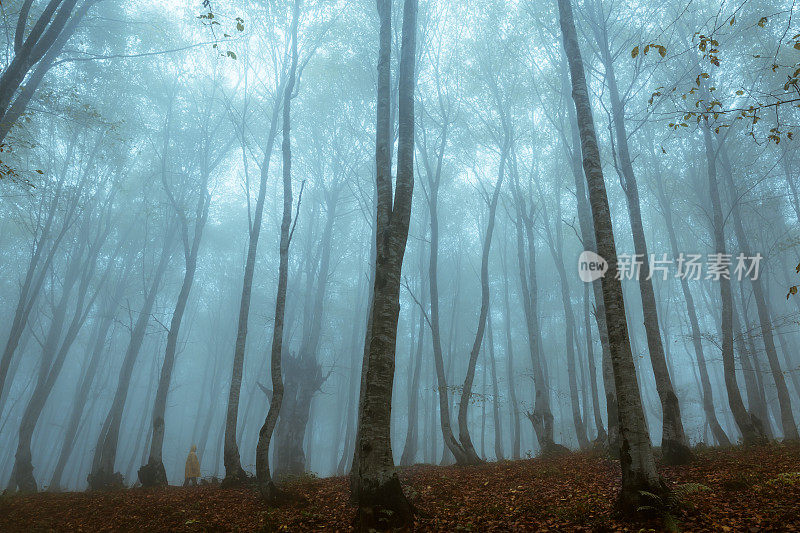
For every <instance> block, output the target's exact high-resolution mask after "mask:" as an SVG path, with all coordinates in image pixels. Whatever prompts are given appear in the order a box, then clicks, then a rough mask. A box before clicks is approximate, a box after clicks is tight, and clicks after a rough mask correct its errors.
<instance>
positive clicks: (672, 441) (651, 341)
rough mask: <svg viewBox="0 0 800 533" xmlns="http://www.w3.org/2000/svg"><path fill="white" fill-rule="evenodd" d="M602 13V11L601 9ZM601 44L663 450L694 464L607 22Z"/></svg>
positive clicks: (669, 458)
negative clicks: (673, 376)
mask: <svg viewBox="0 0 800 533" xmlns="http://www.w3.org/2000/svg"><path fill="white" fill-rule="evenodd" d="M598 12H600V10H599V9H598ZM598 45H599V46H600V57H601V60H602V62H603V66H604V67H605V80H606V83H607V84H608V92H609V99H610V100H611V115H612V123H613V126H614V136H615V138H616V141H617V143H616V145H617V150H618V152H619V154H618V156H619V166H620V170H621V176H622V177H621V179H622V181H623V183H622V185H623V189H624V192H625V198H626V200H627V203H628V215H629V218H630V224H631V233H632V235H633V244H634V250H635V252H636V255H637V256H638V257H639V258H640V259H641V261H642V263H641V271H640V273H639V280H638V283H639V291H640V294H641V299H642V310H643V314H644V328H645V333H646V337H647V348H648V351H649V353H650V363H651V365H652V368H653V375H654V377H655V382H656V390H657V391H658V397H659V399H660V401H661V419H662V436H661V451H662V454H663V459H664V462H665V463H667V464H683V463H686V462H689V461H691V458H692V453H691V450H690V449H689V444H688V441H687V439H686V433H685V431H684V429H683V421H682V420H681V411H680V404H679V402H678V396H677V395H676V394H675V388H674V386H673V385H672V379H671V378H670V375H669V368H668V365H667V360H666V356H665V354H664V345H663V342H662V339H661V329H660V327H659V322H658V310H657V307H656V298H655V293H654V292H653V282H652V279H650V256H649V255H648V253H647V241H646V239H645V235H644V225H643V223H642V212H641V205H640V201H639V185H638V184H637V182H636V176H635V174H634V171H633V163H632V161H631V156H630V150H629V148H628V132H627V130H626V127H625V107H624V106H625V104H624V102H623V101H622V99H621V97H620V93H619V89H618V87H617V79H616V74H615V71H614V62H613V59H612V57H611V52H610V50H609V45H608V36H607V34H606V26H605V23H603V24H602V25H601V27H600V30H599V31H598Z"/></svg>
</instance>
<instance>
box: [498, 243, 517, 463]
mask: <svg viewBox="0 0 800 533" xmlns="http://www.w3.org/2000/svg"><path fill="white" fill-rule="evenodd" d="M504 242H505V241H504ZM505 257H506V254H505V247H504V249H503V255H502V258H503V262H502V269H503V296H504V298H503V304H504V307H503V313H504V314H503V326H504V329H505V333H506V371H507V376H508V392H509V398H510V408H511V419H512V421H513V423H514V424H513V427H514V434H513V441H512V446H511V458H512V459H519V457H520V423H519V407H518V406H517V391H516V385H515V383H514V346H513V341H512V337H511V305H510V303H509V297H508V269H507V268H506V260H505Z"/></svg>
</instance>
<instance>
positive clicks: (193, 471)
mask: <svg viewBox="0 0 800 533" xmlns="http://www.w3.org/2000/svg"><path fill="white" fill-rule="evenodd" d="M196 451H197V446H194V445H193V446H192V450H191V451H190V452H189V456H188V457H187V458H186V468H185V469H184V472H185V474H184V477H185V478H186V479H189V478H191V477H200V460H199V459H198V458H197V453H195V452H196Z"/></svg>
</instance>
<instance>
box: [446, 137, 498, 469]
mask: <svg viewBox="0 0 800 533" xmlns="http://www.w3.org/2000/svg"><path fill="white" fill-rule="evenodd" d="M509 144H510V139H509V137H508V136H506V140H505V144H504V146H503V148H502V150H501V153H500V170H499V172H498V176H497V184H496V185H495V187H494V194H493V195H492V200H491V203H490V204H489V218H488V223H487V226H486V236H485V237H484V241H483V254H482V256H481V310H480V316H479V317H478V331H477V332H476V333H475V341H474V342H473V344H472V350H471V351H470V354H469V363H468V366H467V375H466V377H465V378H464V387H463V389H462V390H461V402H460V403H459V405H458V440H460V441H461V447H462V448H463V449H464V452H465V453H466V454H467V460H468V462H469V463H470V464H476V463H480V462H482V459H481V458H480V457H479V456H478V454H477V453H475V447H474V446H473V445H472V439H471V438H470V435H469V422H468V419H467V414H468V409H469V400H470V397H471V396H472V384H473V381H474V380H475V366H476V365H477V363H478V355H480V350H481V343H482V342H483V333H484V331H485V330H486V316H487V315H488V313H489V251H490V250H491V247H492V235H493V234H494V223H495V213H496V212H497V202H498V199H499V197H500V188H501V187H502V185H503V176H504V175H505V167H506V159H507V158H508V151H509Z"/></svg>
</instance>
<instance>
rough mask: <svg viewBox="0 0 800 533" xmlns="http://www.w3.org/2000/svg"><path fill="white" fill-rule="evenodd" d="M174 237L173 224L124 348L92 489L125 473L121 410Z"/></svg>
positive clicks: (107, 485) (117, 481)
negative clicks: (118, 468) (120, 452)
mask: <svg viewBox="0 0 800 533" xmlns="http://www.w3.org/2000/svg"><path fill="white" fill-rule="evenodd" d="M174 240H175V231H174V226H173V225H170V226H169V228H168V229H167V232H166V235H165V237H164V244H163V248H162V250H161V257H160V258H159V261H158V266H157V267H156V270H155V272H154V273H153V278H152V281H151V283H150V287H149V288H148V290H147V293H146V294H145V299H144V302H143V304H142V308H141V310H140V311H139V316H138V318H137V319H136V325H135V326H134V328H133V330H132V331H131V338H130V341H129V343H128V349H127V350H126V351H125V357H124V358H123V360H122V366H121V367H120V370H119V378H118V380H117V390H116V392H115V393H114V399H113V401H112V403H111V407H110V409H109V411H108V415H106V421H105V423H104V424H103V430H102V431H101V432H100V435H99V436H98V438H97V447H96V448H95V455H94V459H93V460H92V469H91V472H90V473H89V476H88V477H87V481H88V482H89V488H90V489H93V490H97V489H106V488H110V487H116V486H119V485H121V484H122V475H121V474H119V473H117V472H115V471H114V467H115V463H116V459H117V444H118V443H119V431H120V426H121V425H122V413H123V410H124V409H125V401H126V400H127V398H128V388H129V385H130V382H131V376H132V375H133V367H134V364H135V363H136V359H137V358H138V356H139V352H140V351H141V348H142V343H143V342H144V336H145V333H146V329H147V324H148V323H149V322H150V315H151V313H152V311H153V305H155V301H156V296H157V295H158V290H159V288H160V287H161V280H162V279H163V278H164V274H165V273H166V271H167V266H168V265H169V260H170V257H171V256H172V247H173V244H174Z"/></svg>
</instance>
